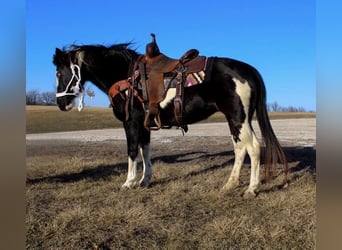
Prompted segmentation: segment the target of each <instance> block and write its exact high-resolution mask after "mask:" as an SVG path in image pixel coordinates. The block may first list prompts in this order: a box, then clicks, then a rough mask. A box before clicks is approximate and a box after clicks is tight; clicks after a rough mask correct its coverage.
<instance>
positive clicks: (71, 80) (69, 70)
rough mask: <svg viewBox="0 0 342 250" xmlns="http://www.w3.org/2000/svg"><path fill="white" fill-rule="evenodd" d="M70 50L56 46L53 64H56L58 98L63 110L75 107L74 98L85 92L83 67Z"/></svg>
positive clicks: (60, 107) (59, 105) (58, 103)
mask: <svg viewBox="0 0 342 250" xmlns="http://www.w3.org/2000/svg"><path fill="white" fill-rule="evenodd" d="M76 60H77V59H75V55H72V54H71V53H70V51H64V50H60V49H58V48H56V52H55V55H54V56H53V64H54V65H55V66H56V87H57V88H56V99H57V105H58V107H59V109H60V110H62V111H69V110H71V109H72V108H73V104H74V100H75V98H76V97H77V96H79V95H80V94H82V92H83V84H84V81H82V80H81V68H80V66H79V65H78V62H77V61H76Z"/></svg>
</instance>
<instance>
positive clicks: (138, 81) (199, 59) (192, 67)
mask: <svg viewBox="0 0 342 250" xmlns="http://www.w3.org/2000/svg"><path fill="white" fill-rule="evenodd" d="M151 36H152V42H151V43H149V44H147V45H146V54H145V55H142V56H140V57H139V58H138V60H137V61H136V63H135V66H134V72H133V75H132V77H131V78H129V80H126V81H125V82H124V81H120V82H118V83H116V84H114V85H113V86H112V88H111V90H110V91H109V96H110V99H111V98H113V97H114V96H115V95H116V94H117V93H118V90H122V88H123V86H124V87H126V86H128V85H127V84H129V83H127V82H129V81H130V82H132V87H131V88H132V89H133V90H134V89H135V90H136V88H138V86H140V88H141V91H142V98H141V97H139V98H140V100H141V99H142V100H141V101H142V102H143V103H144V105H145V106H144V107H145V111H146V114H145V122H144V126H145V128H146V129H148V130H158V129H160V128H161V127H162V124H161V121H160V116H159V104H160V102H162V101H163V100H164V98H165V97H166V93H167V90H168V88H169V87H170V86H169V85H170V84H169V85H168V86H165V84H164V75H165V74H167V73H168V74H171V75H172V76H173V78H175V79H176V97H175V99H174V114H175V118H176V121H177V123H178V126H179V127H181V128H183V130H184V131H185V132H186V131H187V126H186V124H183V120H182V112H183V92H184V91H183V90H184V84H185V80H186V76H187V75H188V74H190V73H196V72H200V71H202V70H204V69H205V66H206V57H204V56H198V54H199V51H198V50H197V49H190V50H188V51H187V52H186V53H185V54H184V55H183V56H182V57H181V58H180V59H172V58H170V57H168V56H166V55H164V54H163V53H161V52H160V50H159V47H158V45H157V42H156V37H155V35H154V34H153V33H152V34H151ZM115 85H116V86H115ZM119 85H120V86H119ZM136 93H137V92H136V91H133V95H134V96H137V94H136ZM126 116H127V115H126Z"/></svg>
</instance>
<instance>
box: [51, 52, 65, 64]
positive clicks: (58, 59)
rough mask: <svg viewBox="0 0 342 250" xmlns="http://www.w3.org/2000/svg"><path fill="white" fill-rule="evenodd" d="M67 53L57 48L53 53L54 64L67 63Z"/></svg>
mask: <svg viewBox="0 0 342 250" xmlns="http://www.w3.org/2000/svg"><path fill="white" fill-rule="evenodd" d="M64 58H65V53H64V52H63V51H62V50H60V49H59V48H56V50H55V54H54V55H53V64H54V65H56V66H57V65H62V64H64V63H65V59H64Z"/></svg>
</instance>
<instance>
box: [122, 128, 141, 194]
mask: <svg viewBox="0 0 342 250" xmlns="http://www.w3.org/2000/svg"><path fill="white" fill-rule="evenodd" d="M124 128H125V132H126V139H127V153H128V173H127V179H126V181H125V183H124V184H123V185H122V188H134V187H135V186H136V185H137V165H138V159H137V156H138V136H139V133H138V130H137V129H136V127H135V126H134V124H133V123H132V122H125V123H124Z"/></svg>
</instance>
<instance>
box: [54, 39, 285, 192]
mask: <svg viewBox="0 0 342 250" xmlns="http://www.w3.org/2000/svg"><path fill="white" fill-rule="evenodd" d="M131 46H132V43H121V44H114V45H111V46H103V45H72V46H70V47H68V48H63V49H59V48H56V50H55V54H54V55H53V64H54V65H55V66H56V84H57V86H56V99H57V105H58V107H59V109H60V110H62V111H69V110H71V109H72V107H73V102H74V100H75V98H76V97H80V96H82V93H83V91H84V85H85V82H87V81H89V82H92V83H93V84H94V85H96V86H97V87H98V88H99V89H100V90H101V91H103V92H104V93H106V94H108V91H109V90H110V88H111V87H112V85H113V84H114V83H116V82H118V81H120V80H123V79H127V78H128V77H130V76H131V74H132V71H133V68H134V66H133V65H134V64H135V62H136V60H137V59H138V57H139V56H141V55H140V54H139V53H138V52H136V51H135V50H134V49H132V48H131ZM207 65H210V67H207V68H206V70H205V78H204V81H203V82H202V83H201V84H197V85H194V86H191V87H186V88H184V96H183V114H182V121H183V124H192V123H196V122H198V121H201V120H203V119H206V118H208V117H209V116H211V115H212V114H214V113H216V112H222V113H223V114H224V116H225V118H226V120H227V122H228V125H229V129H230V133H231V138H232V142H233V146H234V154H235V159H234V164H233V168H232V171H231V174H230V176H229V178H228V180H227V182H226V183H225V184H224V186H223V187H222V190H223V191H225V192H227V191H231V190H234V189H235V188H237V187H238V185H239V175H240V170H241V167H242V165H243V162H244V159H245V157H246V154H248V155H249V157H250V162H251V174H250V182H249V185H248V187H247V189H246V190H245V192H244V195H243V196H244V197H245V198H249V197H255V196H256V194H257V192H258V188H259V187H260V185H261V178H260V155H261V143H260V142H259V141H258V139H257V137H256V135H255V132H254V129H253V128H252V123H251V122H252V118H253V115H254V113H256V119H257V121H258V124H259V127H260V130H261V134H262V137H263V142H264V145H265V150H264V169H265V171H264V172H265V179H266V180H267V179H269V177H271V176H272V173H273V172H274V171H273V170H274V168H275V167H276V166H277V164H278V163H280V164H282V167H283V170H284V172H285V173H287V172H288V164H287V159H286V156H285V153H284V151H283V150H282V148H281V146H280V143H279V141H278V139H277V137H276V135H275V133H274V131H273V129H272V126H271V123H270V119H269V116H268V113H267V109H266V88H265V84H264V82H263V79H262V77H261V75H260V73H259V72H258V71H257V70H256V69H255V68H254V67H253V66H251V65H249V64H247V63H244V62H241V61H238V60H235V59H232V58H224V57H216V56H215V57H214V56H213V57H208V58H207ZM118 91H119V93H120V94H118V95H116V96H115V97H113V98H112V99H111V100H110V101H111V104H112V108H113V114H114V115H115V116H116V117H117V118H118V119H119V120H120V121H122V123H123V127H124V130H125V134H126V139H127V155H128V173H127V178H126V181H125V183H124V184H123V185H122V188H129V189H131V188H135V187H137V186H149V185H150V183H151V177H152V163H151V152H150V135H151V134H150V133H151V132H150V130H148V129H146V128H145V126H144V120H145V109H144V105H143V104H142V102H141V100H140V99H141V98H139V95H140V96H141V90H139V89H138V90H135V91H137V94H135V95H130V94H128V93H129V91H128V90H127V88H122V89H119V90H118ZM174 98H175V91H174V89H173V88H170V89H169V90H168V91H167V94H166V97H165V99H164V100H163V101H162V102H161V103H160V105H159V112H160V120H161V123H162V124H163V127H165V128H169V127H173V126H177V127H179V123H178V121H177V119H176V118H175V115H174V105H175V104H174V102H173V100H174ZM128 99H129V102H128V101H127V100H128ZM128 103H129V105H127V104H128ZM139 151H140V154H141V156H142V162H143V173H142V177H141V178H140V179H139V178H138V176H137V158H138V152H139Z"/></svg>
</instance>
